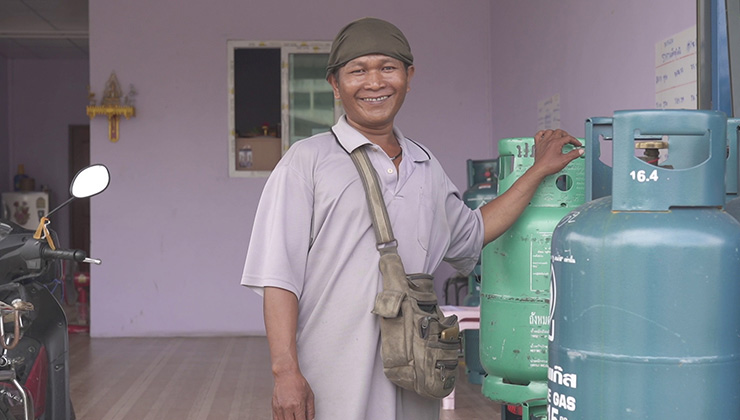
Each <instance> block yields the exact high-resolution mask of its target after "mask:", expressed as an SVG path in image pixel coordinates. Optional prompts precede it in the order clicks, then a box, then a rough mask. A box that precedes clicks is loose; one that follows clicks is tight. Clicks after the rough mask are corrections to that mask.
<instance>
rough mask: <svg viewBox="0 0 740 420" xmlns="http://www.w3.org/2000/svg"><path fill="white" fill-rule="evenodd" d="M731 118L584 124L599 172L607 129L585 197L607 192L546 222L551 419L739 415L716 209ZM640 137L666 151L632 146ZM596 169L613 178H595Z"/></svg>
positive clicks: (735, 323)
mask: <svg viewBox="0 0 740 420" xmlns="http://www.w3.org/2000/svg"><path fill="white" fill-rule="evenodd" d="M726 122H727V120H726V118H725V116H724V114H722V113H720V112H716V111H688V110H669V111H659V110H646V111H620V112H616V113H615V114H614V117H613V118H611V119H604V118H601V119H594V120H591V121H589V124H592V125H593V126H592V127H590V128H589V127H587V136H586V142H587V147H586V155H587V156H586V159H587V168H590V169H592V170H596V171H597V172H598V171H600V170H602V169H603V168H601V163H599V155H598V150H599V146H598V144H597V143H599V138H601V139H602V140H609V139H611V140H612V142H611V145H612V150H613V162H614V163H613V169H612V174H611V177H600V178H599V177H596V179H594V180H592V182H593V184H592V185H590V187H591V190H590V194H591V195H592V196H594V198H595V197H599V196H601V195H602V193H603V192H604V191H606V192H610V193H611V196H602V197H601V198H595V199H594V200H591V201H589V202H587V203H586V204H584V205H583V206H581V207H579V208H577V209H576V210H574V211H572V212H571V213H569V214H568V215H567V216H566V217H564V218H563V219H562V220H561V221H560V223H559V224H558V226H557V228H556V229H555V231H554V233H553V237H552V249H551V260H552V264H551V270H552V271H551V281H552V284H551V302H550V318H551V320H550V333H549V341H550V343H549V347H548V351H549V360H548V418H549V419H551V420H564V419H567V420H577V419H582V420H593V419H729V418H740V417H739V416H740V414H738V413H739V412H740V408H738V407H740V374H739V372H740V305H738V302H739V301H740V282H738V281H737V280H738V273H740V223H738V222H737V221H736V220H735V219H734V218H732V217H731V216H730V215H728V214H727V213H726V212H724V211H723V209H722V206H723V205H724V202H725V189H724V188H725V183H724V182H723V180H724V176H725V156H726V150H725V145H726ZM597 132H600V133H597ZM597 134H600V135H597ZM589 136H591V137H589ZM639 144H643V145H645V144H648V145H649V146H650V147H648V148H655V149H661V154H662V157H661V158H660V159H659V161H657V162H656V161H650V162H649V161H648V159H642V158H641V157H639V156H636V152H635V149H636V145H639ZM663 152H665V153H663ZM665 156H667V158H666V157H665ZM588 162H591V165H589V164H588ZM587 173H588V169H587ZM589 175H593V174H589ZM602 175H603V174H602ZM604 179H607V180H608V181H609V182H610V183H611V188H601V186H600V185H597V184H599V183H600V182H601V181H603V180H604ZM609 190H611V191H609Z"/></svg>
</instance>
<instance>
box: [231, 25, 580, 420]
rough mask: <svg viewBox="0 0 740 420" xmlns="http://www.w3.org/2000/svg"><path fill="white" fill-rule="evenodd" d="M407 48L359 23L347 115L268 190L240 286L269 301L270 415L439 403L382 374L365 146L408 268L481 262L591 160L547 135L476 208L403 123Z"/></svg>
mask: <svg viewBox="0 0 740 420" xmlns="http://www.w3.org/2000/svg"><path fill="white" fill-rule="evenodd" d="M414 72H415V69H414V66H413V56H412V54H411V49H410V47H409V44H408V41H407V40H406V38H405V36H404V35H403V33H401V31H400V30H399V29H398V28H396V27H395V26H393V25H392V24H390V23H388V22H385V21H382V20H379V19H373V18H366V19H360V20H358V21H355V22H352V23H350V24H349V25H347V26H346V27H345V28H343V29H342V30H341V31H340V33H339V34H338V35H337V37H336V39H335V40H334V43H333V44H332V51H331V53H330V56H329V63H328V66H327V80H328V81H329V83H330V84H331V86H332V88H333V90H334V96H335V97H336V98H337V99H341V101H342V105H343V107H344V110H345V113H346V114H345V116H343V117H342V118H341V119H340V121H339V122H338V123H337V124H336V125H335V126H334V127H332V130H331V132H329V133H324V134H319V135H316V136H314V137H312V138H309V139H305V140H302V141H300V142H298V143H296V144H294V145H293V146H292V147H291V148H290V150H288V152H287V153H286V154H285V156H284V157H283V159H282V160H281V161H280V162H279V163H278V165H277V167H276V168H275V170H274V171H273V172H272V174H271V176H270V178H269V179H268V181H267V184H266V185H265V189H264V192H263V195H262V198H261V200H260V204H259V207H258V210H257V214H256V217H255V223H254V229H253V232H252V239H251V242H250V245H249V251H248V254H247V260H246V263H245V268H244V275H243V277H242V284H244V285H246V286H248V287H251V288H253V289H255V290H256V291H258V292H259V293H263V296H264V316H265V327H266V330H267V338H268V342H269V345H270V354H271V358H272V371H273V375H274V378H275V387H274V391H273V400H272V406H273V418H274V419H277V420H284V419H291V420H293V419H296V420H303V419H313V418H314V417H315V418H317V419H320V420H363V419H367V420H393V419H398V420H401V419H403V420H416V419H419V420H428V419H437V418H438V417H439V401H437V400H431V399H427V398H423V397H420V396H419V395H417V394H415V393H414V392H413V391H408V390H404V389H401V388H398V387H396V386H395V385H393V384H392V383H391V382H390V381H389V380H388V379H387V378H386V377H385V376H384V374H383V366H382V361H381V360H380V348H379V347H380V338H379V337H380V332H379V322H378V319H377V317H376V315H373V314H372V313H371V310H372V308H373V303H374V300H375V295H376V294H377V293H378V292H379V291H380V290H382V278H381V274H380V271H379V269H378V259H379V254H378V251H377V249H376V247H375V235H374V232H373V227H372V221H371V218H370V214H369V211H368V207H367V203H366V200H365V190H364V188H363V185H362V182H361V180H360V177H359V174H358V173H357V169H356V168H355V165H354V164H353V162H352V160H351V158H350V156H349V152H351V151H352V150H354V149H355V148H357V147H365V148H366V149H367V150H368V154H369V155H370V160H371V162H372V164H373V166H374V167H375V169H376V171H377V172H378V176H379V178H380V183H381V186H382V188H383V195H384V198H385V202H386V205H387V207H388V213H389V215H390V218H391V223H392V225H393V230H394V234H395V236H396V238H397V240H398V252H399V254H400V255H401V258H402V260H403V263H404V266H405V268H406V270H407V271H408V272H410V273H421V272H425V273H433V272H434V271H435V269H436V268H437V267H438V266H439V264H440V263H441V262H442V260H445V261H447V262H449V263H450V264H451V265H452V266H454V267H456V268H457V269H459V270H460V271H463V272H469V271H470V270H472V269H473V267H474V266H475V263H476V262H477V260H478V257H479V255H480V250H481V248H482V246H483V245H484V243H488V242H490V241H491V240H493V239H495V238H496V237H497V236H499V235H500V234H502V233H503V232H505V231H506V229H508V228H509V226H511V225H512V224H513V223H514V221H515V220H516V219H517V217H519V215H520V214H521V213H522V211H523V210H524V209H525V207H526V206H527V204H528V203H529V200H530V199H531V198H532V196H533V194H534V192H535V190H536V189H537V186H538V185H539V184H540V183H541V182H542V180H543V179H544V177H545V176H547V175H549V174H552V173H555V172H557V171H559V170H561V169H562V168H564V167H565V166H566V165H567V164H568V162H570V161H571V160H572V159H574V158H576V157H577V156H579V155H580V154H581V152H580V151H573V152H571V153H568V154H563V153H562V152H561V150H562V147H563V146H564V145H565V144H566V143H571V144H573V145H576V146H580V142H578V140H576V139H575V138H573V137H571V136H569V135H568V134H567V133H565V132H563V131H560V130H557V131H551V130H547V131H542V132H539V133H537V140H536V145H537V147H536V163H535V165H534V166H533V167H532V168H531V169H530V170H529V171H527V173H526V174H525V175H523V176H522V177H521V178H520V179H519V180H518V181H517V182H516V183H515V184H514V185H513V186H512V187H511V188H510V189H509V190H508V191H507V192H506V193H504V194H502V195H501V196H500V197H498V198H497V199H496V200H494V201H493V202H491V203H489V204H488V205H486V206H484V207H483V208H482V209H480V210H475V211H474V210H471V209H469V208H468V207H467V206H465V204H464V203H463V202H462V201H461V200H460V196H459V193H458V191H457V189H456V188H455V186H454V185H453V184H452V182H451V181H450V180H449V179H448V177H447V176H446V174H445V173H444V171H443V170H442V168H441V166H440V164H439V162H438V161H437V160H436V159H435V158H434V156H433V155H432V153H431V152H430V151H429V150H428V149H426V148H425V147H423V146H421V145H420V144H418V143H416V142H414V141H412V140H410V139H408V138H407V137H405V136H404V135H403V134H402V133H401V131H400V130H399V129H398V127H395V126H394V119H395V116H396V114H397V113H398V111H399V110H400V108H401V105H402V104H403V101H404V98H405V96H406V93H407V92H408V91H409V89H410V82H411V79H412V78H413V76H414Z"/></svg>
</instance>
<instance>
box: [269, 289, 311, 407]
mask: <svg viewBox="0 0 740 420" xmlns="http://www.w3.org/2000/svg"><path fill="white" fill-rule="evenodd" d="M264 313H265V329H266V330H267V341H268V343H269V345H270V358H271V360H272V374H273V376H274V377H275V388H274V389H273V394H272V417H273V419H274V420H288V419H290V420H293V419H294V418H295V420H313V418H314V415H315V409H314V399H313V398H314V397H313V391H311V386H310V385H309V384H308V382H307V381H306V378H304V377H303V374H302V373H301V370H300V367H299V365H298V352H297V350H296V330H297V325H298V298H297V297H296V295H294V294H293V293H292V292H289V291H287V290H285V289H280V288H276V287H265V295H264Z"/></svg>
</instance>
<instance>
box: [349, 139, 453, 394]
mask: <svg viewBox="0 0 740 420" xmlns="http://www.w3.org/2000/svg"><path fill="white" fill-rule="evenodd" d="M350 156H351V157H352V160H353V161H354V163H355V166H357V170H358V171H359V172H360V178H361V179H362V183H363V185H364V187H365V195H366V196H367V202H368V206H369V208H370V214H371V216H372V220H373V227H374V229H375V237H376V239H377V248H378V251H379V252H380V264H379V265H380V272H381V273H382V275H383V291H381V292H380V293H378V295H377V296H376V298H375V307H374V308H373V313H374V314H376V315H378V316H380V340H381V344H380V352H381V357H382V360H383V371H384V373H385V376H386V377H388V379H390V380H391V382H393V383H394V384H396V385H398V386H400V387H402V388H405V389H410V390H413V391H416V393H418V394H419V395H422V396H425V397H431V398H444V397H446V396H447V395H449V394H450V393H451V392H452V390H453V389H454V386H455V380H456V378H457V364H458V351H459V348H460V347H459V346H460V338H459V331H460V328H459V324H458V321H457V316H456V315H452V316H449V317H445V316H444V315H443V314H442V311H441V310H440V309H439V305H438V303H437V295H436V293H435V292H434V278H433V277H432V276H431V275H429V274H425V273H419V274H406V271H405V269H404V267H403V262H402V261H401V257H400V256H399V255H398V243H397V242H396V240H395V238H394V237H393V229H392V228H391V224H390V219H389V217H388V211H387V210H386V206H385V201H384V200H383V194H382V192H381V189H380V183H379V182H378V175H377V173H376V172H375V168H373V166H372V164H371V162H370V159H369V158H368V156H367V152H366V151H365V147H364V146H361V147H358V148H357V149H355V150H354V151H352V153H350Z"/></svg>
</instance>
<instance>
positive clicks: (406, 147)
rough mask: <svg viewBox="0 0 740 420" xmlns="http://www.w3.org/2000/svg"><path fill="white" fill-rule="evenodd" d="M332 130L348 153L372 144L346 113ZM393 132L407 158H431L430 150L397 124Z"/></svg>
mask: <svg viewBox="0 0 740 420" xmlns="http://www.w3.org/2000/svg"><path fill="white" fill-rule="evenodd" d="M331 131H332V132H333V133H334V137H336V139H337V141H338V142H339V144H340V145H341V146H342V148H343V149H344V150H345V151H347V153H351V152H352V151H353V150H355V149H356V148H358V147H360V146H362V145H365V144H372V142H371V141H370V140H368V139H367V137H365V136H364V135H362V134H361V133H360V132H359V131H357V130H356V129H355V128H354V127H352V126H351V125H349V123H348V122H347V116H346V115H342V116H341V117H340V118H339V121H337V123H336V124H335V125H334V126H333V127H332V128H331ZM393 134H395V135H396V138H397V139H398V143H399V144H400V145H401V147H402V148H403V156H404V157H405V158H410V159H411V160H413V161H414V162H425V161H427V160H430V159H431V156H430V155H429V152H427V151H426V150H425V149H424V148H423V147H421V145H419V144H418V143H416V142H415V141H413V140H411V139H407V138H406V137H404V135H403V133H401V130H400V129H399V128H398V127H396V126H395V125H394V126H393Z"/></svg>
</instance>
